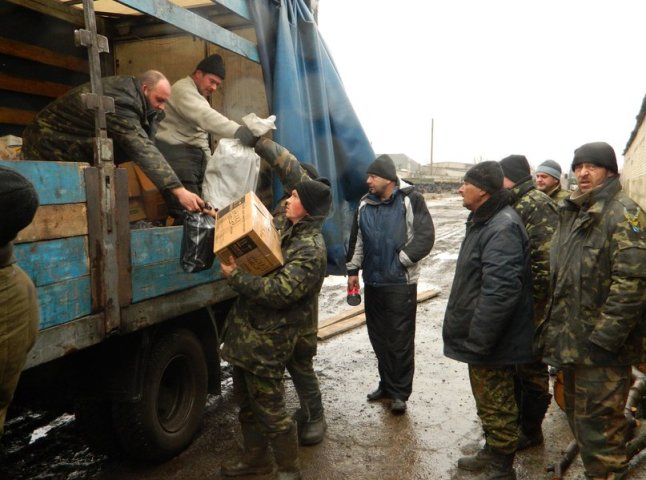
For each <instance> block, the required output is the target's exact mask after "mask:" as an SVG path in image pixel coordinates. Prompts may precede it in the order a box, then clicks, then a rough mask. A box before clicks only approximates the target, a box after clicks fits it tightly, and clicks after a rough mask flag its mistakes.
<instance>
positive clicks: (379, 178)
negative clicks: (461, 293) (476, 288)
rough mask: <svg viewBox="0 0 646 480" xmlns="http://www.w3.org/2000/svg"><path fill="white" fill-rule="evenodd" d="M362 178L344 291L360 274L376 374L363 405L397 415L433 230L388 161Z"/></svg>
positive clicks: (408, 379) (406, 388)
mask: <svg viewBox="0 0 646 480" xmlns="http://www.w3.org/2000/svg"><path fill="white" fill-rule="evenodd" d="M367 174H368V179H367V181H366V183H367V184H368V190H369V193H368V194H367V195H365V196H364V197H363V198H362V199H361V201H360V203H359V208H358V209H357V214H356V215H355V217H354V221H353V225H352V231H351V233H350V243H349V248H348V256H347V263H346V267H347V270H348V290H351V289H355V288H359V270H363V283H364V299H365V302H366V310H365V311H366V325H367V327H368V336H369V337H370V343H371V344H372V348H373V350H374V352H375V355H376V356H377V364H378V370H379V385H378V387H377V389H376V390H375V391H373V392H371V393H369V394H368V401H374V400H379V399H382V398H389V399H391V400H392V403H391V405H390V410H391V411H392V412H393V413H395V414H401V413H404V412H405V411H406V401H407V400H408V397H409V396H410V394H411V392H412V389H413V374H414V370H415V317H416V313H417V279H418V277H419V270H420V262H421V260H422V259H423V258H424V257H426V255H428V254H429V252H430V251H431V248H433V242H434V241H435V229H434V228H433V219H432V218H431V215H430V213H429V212H428V208H427V206H426V201H425V200H424V197H423V196H422V194H421V193H419V192H417V191H415V189H414V187H413V186H411V185H407V184H406V183H405V182H403V181H401V180H399V179H398V178H397V172H396V169H395V164H394V163H393V161H392V159H391V158H390V157H389V156H388V155H381V156H379V157H377V159H376V160H375V161H374V162H372V163H371V164H370V166H369V167H368V170H367Z"/></svg>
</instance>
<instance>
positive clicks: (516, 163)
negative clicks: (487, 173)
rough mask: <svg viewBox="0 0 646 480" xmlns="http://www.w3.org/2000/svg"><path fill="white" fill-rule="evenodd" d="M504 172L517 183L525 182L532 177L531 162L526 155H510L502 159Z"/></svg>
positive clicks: (501, 165) (501, 164) (501, 166)
mask: <svg viewBox="0 0 646 480" xmlns="http://www.w3.org/2000/svg"><path fill="white" fill-rule="evenodd" d="M500 168H502V173H503V175H504V176H505V177H507V178H508V179H509V180H511V181H512V182H514V183H515V184H519V183H523V182H524V181H525V180H529V179H530V178H532V173H531V170H530V169H529V162H528V161H527V157H525V155H509V156H508V157H505V158H503V159H502V160H500Z"/></svg>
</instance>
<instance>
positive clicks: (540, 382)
mask: <svg viewBox="0 0 646 480" xmlns="http://www.w3.org/2000/svg"><path fill="white" fill-rule="evenodd" d="M514 383H515V390H516V403H517V405H518V410H519V418H520V420H519V423H520V428H521V430H522V432H523V433H525V434H526V435H530V436H531V435H534V434H538V433H539V432H540V431H541V425H542V423H543V419H544V418H545V413H546V412H547V409H548V408H549V406H550V402H551V400H552V395H551V394H550V375H549V373H548V370H547V365H545V364H544V363H543V362H536V363H529V364H526V365H517V366H516V375H515V378H514Z"/></svg>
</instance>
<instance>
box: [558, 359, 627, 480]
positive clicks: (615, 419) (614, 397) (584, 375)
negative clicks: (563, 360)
mask: <svg viewBox="0 0 646 480" xmlns="http://www.w3.org/2000/svg"><path fill="white" fill-rule="evenodd" d="M631 385H632V376H631V367H630V366H625V367H581V366H567V365H566V366H564V367H563V387H564V393H565V413H566V414H567V418H568V422H569V424H570V429H571V430H572V433H573V434H574V438H575V439H576V441H577V443H578V445H579V449H580V451H581V460H583V465H584V467H585V471H586V475H588V476H589V477H604V478H605V477H606V475H607V474H608V473H610V472H618V473H623V472H624V471H625V470H626V469H627V458H626V441H627V440H628V438H627V435H628V431H629V429H628V422H627V420H626V417H625V416H624V408H625V406H626V401H627V399H628V392H629V391H630V387H631Z"/></svg>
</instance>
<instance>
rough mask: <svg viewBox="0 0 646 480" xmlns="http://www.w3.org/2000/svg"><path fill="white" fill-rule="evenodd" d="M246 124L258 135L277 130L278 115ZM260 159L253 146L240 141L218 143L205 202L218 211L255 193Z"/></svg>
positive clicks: (249, 118) (207, 176)
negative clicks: (247, 145) (246, 195)
mask: <svg viewBox="0 0 646 480" xmlns="http://www.w3.org/2000/svg"><path fill="white" fill-rule="evenodd" d="M242 120H243V122H244V123H245V124H246V125H247V127H249V130H251V131H252V132H253V134H254V135H256V136H258V137H259V136H261V135H264V134H265V133H267V132H268V131H269V130H272V129H275V128H276V126H275V124H274V122H275V121H276V116H275V115H271V116H270V117H268V118H265V119H262V118H259V117H258V116H257V115H256V114H255V113H250V114H248V115H246V116H245V117H243V119H242ZM259 171H260V157H259V156H258V155H257V154H256V152H255V151H254V149H253V147H246V146H244V145H242V144H241V143H240V140H238V139H234V138H223V139H222V140H220V141H219V142H218V146H217V147H216V149H215V152H214V153H213V155H211V158H209V161H208V163H207V165H206V171H205V172H204V181H203V183H202V196H203V198H204V201H205V202H207V203H208V204H210V205H211V206H212V207H214V208H217V209H218V210H219V209H221V208H224V207H226V206H227V205H229V204H230V203H231V202H233V201H235V200H237V199H239V198H240V197H242V196H243V195H245V194H246V193H247V192H250V191H251V192H253V191H255V190H256V184H257V183H258V172H259Z"/></svg>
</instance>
